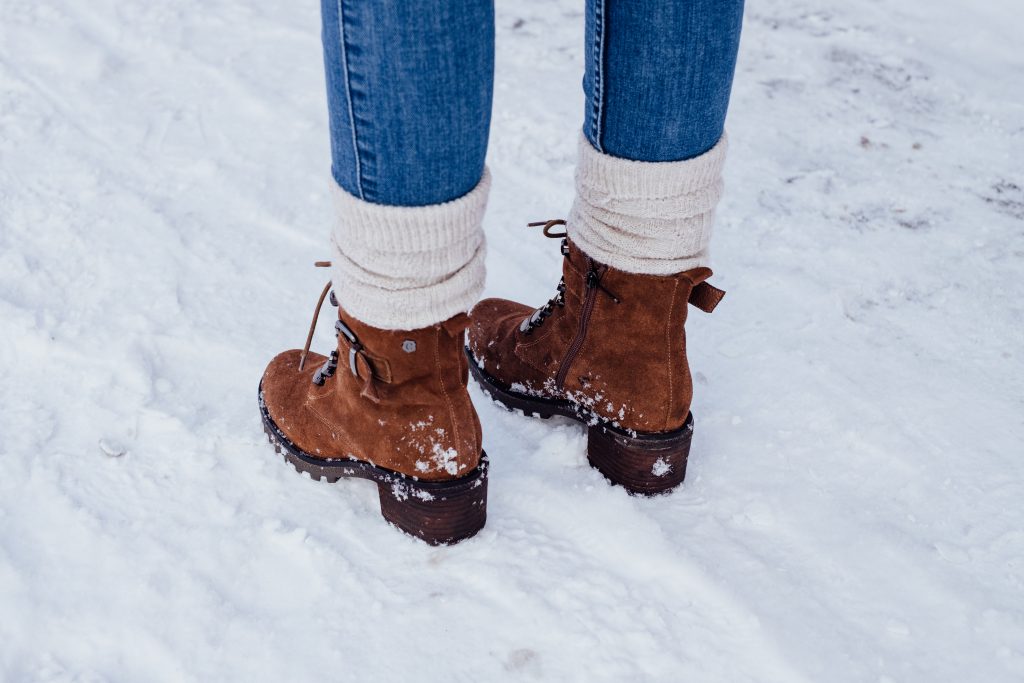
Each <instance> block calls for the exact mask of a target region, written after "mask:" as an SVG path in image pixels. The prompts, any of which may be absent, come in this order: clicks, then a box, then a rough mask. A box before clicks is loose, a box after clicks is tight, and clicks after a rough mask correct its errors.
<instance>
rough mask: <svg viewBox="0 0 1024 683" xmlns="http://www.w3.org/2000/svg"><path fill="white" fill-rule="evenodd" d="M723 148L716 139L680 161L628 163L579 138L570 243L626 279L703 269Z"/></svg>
mask: <svg viewBox="0 0 1024 683" xmlns="http://www.w3.org/2000/svg"><path fill="white" fill-rule="evenodd" d="M725 148H726V139H725V135H722V139H721V140H719V141H718V143H717V144H715V146H714V147H712V148H711V149H710V150H708V151H707V152H705V153H704V154H702V155H700V156H699V157H696V158H693V159H687V160H686V161H663V162H662V161H656V162H651V161H630V160H628V159H620V158H618V157H613V156H609V155H607V154H602V153H601V152H598V151H597V150H596V149H594V147H593V146H592V145H591V144H590V142H589V141H588V140H587V139H586V138H585V137H583V136H582V135H581V136H580V145H579V160H578V161H577V164H576V201H575V202H574V203H573V206H572V212H571V213H570V214H569V221H568V229H569V237H570V238H571V239H572V241H573V242H574V243H576V244H577V245H578V246H579V247H580V248H581V249H582V250H583V251H584V252H585V253H586V254H587V255H589V256H591V257H592V258H594V259H595V260H597V261H600V262H601V263H604V264H607V265H609V266H612V267H613V268H618V269H619V270H624V271H626V272H630V273H644V274H647V275H671V274H673V273H679V272H682V271H684V270H689V269H691V268H696V267H698V266H707V265H708V263H709V258H708V241H709V239H710V237H711V225H712V223H713V222H714V216H715V205H717V204H718V199H719V198H720V197H721V195H722V166H723V165H724V163H725Z"/></svg>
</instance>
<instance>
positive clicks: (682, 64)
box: [583, 0, 743, 161]
mask: <svg viewBox="0 0 1024 683" xmlns="http://www.w3.org/2000/svg"><path fill="white" fill-rule="evenodd" d="M742 19H743V0H682V1H666V0H627V1H623V0H587V24H586V43H585V45H586V68H587V70H586V74H585V76H584V79H583V90H584V93H585V94H586V98H587V104H586V111H585V115H584V124H583V132H584V134H585V135H586V138H587V140H588V141H589V142H590V144H591V145H592V146H593V147H594V149H596V150H597V151H599V152H603V153H605V154H610V155H611V156H615V157H619V158H621V159H633V160H636V161H680V160H684V159H690V158H693V157H696V156H699V155H701V154H703V153H704V152H706V151H708V150H709V149H711V148H712V147H713V146H714V145H715V143H716V142H718V140H719V138H721V137H722V131H723V130H724V126H725V112H726V109H727V107H728V106H729V93H730V91H731V90H732V77H733V71H734V70H735V68H736V51H737V49H738V48H739V39H740V24H741V22H742Z"/></svg>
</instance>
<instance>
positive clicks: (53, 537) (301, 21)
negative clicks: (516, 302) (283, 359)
mask: <svg viewBox="0 0 1024 683" xmlns="http://www.w3.org/2000/svg"><path fill="white" fill-rule="evenodd" d="M317 12H318V7H317V5H316V3H256V2H252V1H250V2H245V1H243V0H208V1H207V2H203V3H199V2H196V1H195V0H171V1H170V2H143V1H142V0H117V1H115V0H95V1H93V2H89V3H72V2H69V1H67V0H63V1H62V0H0V13H2V14H0V15H2V17H3V18H2V20H0V321H2V322H0V680H3V681H10V682H20V681H79V682H90V683H91V682H96V681H133V682H134V681H147V682H150V681H204V682H206V681H247V682H248V681H319V680H346V681H396V680H419V681H503V680H548V681H601V680H608V681H727V682H729V683H738V682H743V681H757V682H764V681H829V682H830V683H833V682H846V681H869V682H877V683H883V682H884V683H889V682H904V681H920V682H934V681H985V682H992V681H1019V680H1022V679H1024V508H1022V506H1024V503H1022V501H1024V424H1022V421H1024V398H1022V397H1024V343H1022V342H1024V189H1022V188H1024V105H1022V103H1024V51H1022V50H1021V49H1020V36H1021V35H1024V19H1022V17H1024V15H1022V13H1021V12H1020V7H1019V5H1018V4H1017V3H1016V2H1011V1H1010V0H993V1H992V2H987V3H968V2H967V1H966V0H955V1H948V2H938V3H933V2H925V1H924V0H906V1H905V2H894V1H889V2H879V1H874V2H855V3H850V2H841V1H840V0H818V1H817V2H809V1H808V0H793V1H783V0H758V1H757V2H751V3H750V5H749V7H748V11H747V17H746V25H745V29H744V30H745V33H744V37H743V45H742V51H741V56H740V62H739V68H738V73H737V78H736V87H735V93H734V98H733V103H732V108H731V113H730V118H729V124H728V128H729V131H730V135H731V151H730V160H729V163H728V169H727V196H726V198H725V200H724V202H723V204H722V206H721V208H720V211H719V218H718V226H717V233H716V237H715V240H714V244H713V247H714V252H715V270H716V275H715V278H714V282H715V284H717V285H719V286H720V287H723V288H724V289H726V290H728V292H729V294H728V296H727V297H726V299H725V301H724V303H723V304H722V306H720V307H719V309H718V310H717V311H715V313H714V314H713V315H711V316H706V315H704V314H702V313H700V312H698V311H694V312H692V313H691V319H690V322H689V324H688V326H687V331H688V335H689V340H690V353H691V362H692V365H693V368H694V376H695V386H696V398H695V402H694V414H695V416H696V432H695V437H694V444H693V450H692V453H691V460H690V465H689V470H688V475H687V480H686V483H685V485H684V486H683V487H682V488H681V490H679V491H677V492H676V493H674V494H673V495H670V496H664V497H659V498H655V499H643V498H633V497H629V496H627V495H626V494H625V493H624V492H623V491H622V490H621V489H616V488H613V487H611V486H609V485H608V484H607V483H606V482H605V480H604V479H603V478H602V477H601V476H600V475H599V474H598V473H597V472H596V471H594V470H592V469H591V468H590V467H588V465H587V462H586V458H585V454H584V448H585V436H584V430H583V429H582V428H581V427H579V426H577V425H575V424H573V423H570V422H568V421H558V420H556V421H552V422H542V421H534V420H529V419H524V418H522V417H520V416H519V415H515V414H509V413H505V412H503V411H502V410H500V409H498V408H497V407H496V406H494V405H493V404H492V403H490V402H489V401H487V400H485V399H484V397H483V395H482V394H481V393H480V392H479V391H478V390H477V389H475V388H474V389H473V390H472V391H473V397H474V399H475V401H476V403H477V407H478V409H479V412H480V415H481V419H482V421H483V425H484V430H485V446H486V449H487V451H488V453H489V455H490V458H491V463H492V478H491V481H490V504H489V521H488V524H487V527H486V529H484V531H483V532H482V533H481V534H480V535H479V536H478V537H476V538H475V539H473V540H471V541H468V542H466V543H463V544H461V545H458V546H455V547H449V548H431V547H428V546H426V545H423V544H421V543H419V542H417V541H415V540H413V539H411V538H409V537H407V536H404V535H402V534H400V533H399V532H397V531H395V530H394V529H392V528H390V527H388V526H387V525H386V523H385V522H384V520H383V519H382V518H381V516H380V514H379V511H378V504H377V494H376V489H375V488H374V487H373V486H372V485H371V484H368V483H366V482H363V481H350V482H342V483H339V484H337V485H328V484H326V483H323V484H320V483H313V482H311V481H309V480H308V479H306V478H303V477H300V476H297V475H296V473H295V472H294V471H292V470H291V469H290V468H289V467H288V466H287V465H285V464H284V463H283V461H281V460H280V459H279V458H278V457H277V456H275V454H274V453H273V451H272V450H271V448H270V447H269V446H268V445H267V443H266V441H265V439H264V436H263V433H262V430H261V427H260V421H259V416H258V411H257V406H256V386H257V382H258V381H259V378H260V375H261V373H262V370H263V367H264V365H265V363H266V362H267V361H268V360H269V359H270V358H271V357H272V356H273V355H274V354H275V353H277V352H278V351H280V350H283V349H286V348H294V347H295V346H297V345H300V344H301V342H302V340H303V336H304V332H305V326H306V325H307V323H308V320H309V315H310V314H311V312H312V308H313V304H314V302H315V297H316V295H317V293H318V291H319V287H320V286H321V285H322V284H323V280H324V274H323V272H322V271H317V270H315V269H314V268H313V267H312V262H313V261H314V260H316V259H321V258H327V257H328V243H327V239H326V235H327V232H328V228H329V224H330V218H331V216H330V205H329V195H328V187H329V186H328V183H329V175H328V166H329V152H328V143H327V124H326V106H325V102H324V100H325V96H324V87H323V75H322V66H321V53H320V44H319V19H318V15H317ZM582 31H583V16H582V3H580V2H577V1H574V0H573V1H570V0H558V1H554V0H518V1H517V2H511V1H509V0H502V1H501V2H499V5H498V66H497V86H496V96H495V112H494V126H493V132H492V137H491V148H490V153H489V163H490V166H491V169H492V170H493V174H494V191H493V193H492V198H491V205H490V209H489V213H488V216H487V221H486V229H487V233H488V238H489V243H490V248H489V249H490V250H489V257H488V263H489V267H490V271H489V279H488V294H490V295H499V296H506V297H515V298H518V299H521V300H524V301H526V302H529V303H531V304H535V305H536V304H539V303H541V302H543V301H544V300H546V299H547V298H548V297H550V296H551V294H552V293H553V291H554V286H555V284H556V282H557V279H558V268H559V263H560V255H559V253H558V245H557V242H554V241H551V240H545V239H544V238H543V237H541V236H540V235H539V234H536V231H535V230H534V231H529V230H528V229H527V228H526V227H525V223H526V222H527V221H528V220H542V219H546V218H555V217H560V216H564V215H565V213H566V211H567V209H568V207H569V205H570V203H571V197H572V172H573V169H572V164H573V157H574V150H575V144H576V139H577V130H578V128H579V125H580V120H581V113H582V108H583V102H582V94H581V90H580V79H581V74H582V65H583V47H582ZM628 332H629V331H628V330H623V331H622V333H623V334H628ZM332 342H333V336H332V335H331V334H330V330H329V326H328V325H323V326H322V329H321V330H320V332H319V333H318V336H317V339H316V341H315V343H314V348H316V349H317V350H320V351H326V350H327V349H329V348H330V346H331V344H332Z"/></svg>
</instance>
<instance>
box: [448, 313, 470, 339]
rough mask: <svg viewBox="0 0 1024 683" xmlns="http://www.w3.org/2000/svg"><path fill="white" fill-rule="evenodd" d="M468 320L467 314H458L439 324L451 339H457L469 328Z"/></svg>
mask: <svg viewBox="0 0 1024 683" xmlns="http://www.w3.org/2000/svg"><path fill="white" fill-rule="evenodd" d="M469 323H470V319H469V314H468V313H459V314H457V315H455V316H452V317H451V318H448V320H445V321H444V322H443V323H441V327H443V328H444V331H445V332H447V333H448V335H449V336H451V337H457V336H459V335H460V334H462V333H463V332H465V331H466V328H467V327H469Z"/></svg>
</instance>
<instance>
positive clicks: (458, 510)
mask: <svg viewBox="0 0 1024 683" xmlns="http://www.w3.org/2000/svg"><path fill="white" fill-rule="evenodd" d="M259 404H260V415H261V416H262V418H263V431H265V432H266V434H267V439H268V440H269V441H270V443H271V444H272V445H273V447H274V450H275V451H277V452H278V453H280V454H281V455H282V456H283V457H284V459H285V461H287V462H288V463H289V464H291V466H292V467H294V468H295V471H296V472H299V473H301V474H308V475H309V477H310V478H311V479H314V480H316V481H321V480H324V481H327V482H328V483H331V484H333V483H335V482H336V481H338V480H339V479H349V478H357V479H367V480H370V481H372V482H374V483H376V484H377V492H378V495H379V497H380V512H381V515H383V517H384V519H385V520H387V521H388V522H389V523H390V524H392V525H394V526H396V527H398V528H399V529H401V530H402V531H404V532H405V533H407V534H409V535H410V536H413V537H415V538H419V539H422V540H423V541H426V542H427V543H429V544H430V545H450V544H454V543H458V542H459V541H464V540H466V539H467V538H470V537H472V536H474V535H476V533H477V532H478V531H480V529H482V528H483V527H484V524H485V523H486V521H487V473H488V460H487V454H486V453H484V452H482V451H481V454H480V464H479V465H477V467H476V468H475V469H474V470H473V471H472V472H470V473H469V474H467V475H465V476H462V477H459V478H458V479H450V480H446V481H420V480H419V479H416V478H414V477H410V476H407V475H404V474H401V473H400V472H394V471H392V470H388V469H385V468H383V467H377V466H376V465H373V464H371V463H368V462H364V461H362V460H354V459H352V460H347V459H346V460H342V459H339V460H327V459H324V458H317V457H315V456H312V455H310V454H309V453H306V452H304V451H303V450H301V449H300V448H298V447H297V446H296V445H295V444H293V443H292V442H291V441H289V439H288V437H286V436H285V435H284V433H283V432H282V431H281V430H280V429H279V428H278V426H277V425H276V424H274V421H273V419H271V417H270V413H269V412H268V411H267V407H266V404H265V403H264V401H263V388H262V386H261V387H260V394H259Z"/></svg>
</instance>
